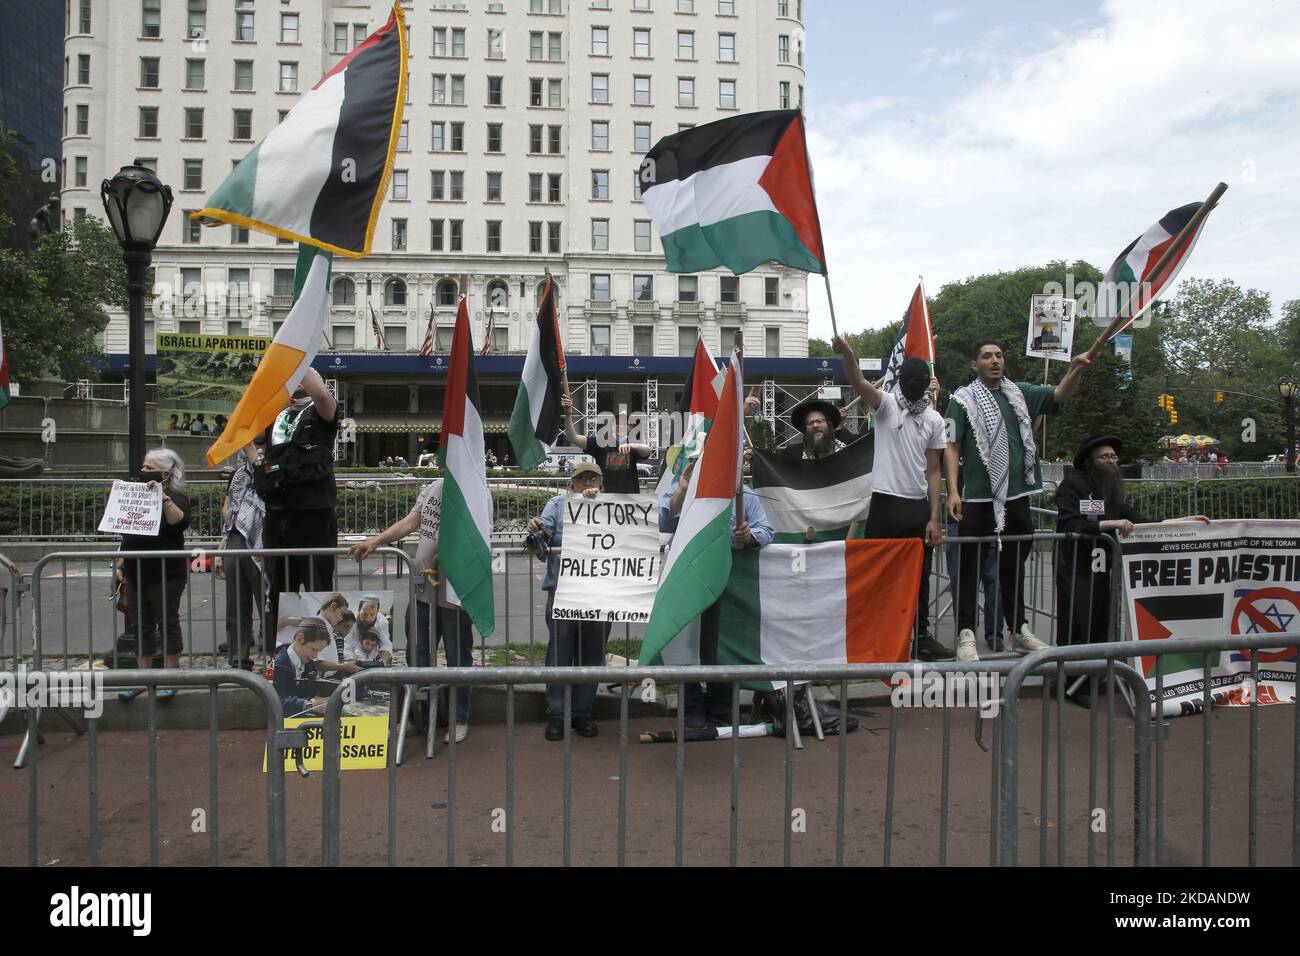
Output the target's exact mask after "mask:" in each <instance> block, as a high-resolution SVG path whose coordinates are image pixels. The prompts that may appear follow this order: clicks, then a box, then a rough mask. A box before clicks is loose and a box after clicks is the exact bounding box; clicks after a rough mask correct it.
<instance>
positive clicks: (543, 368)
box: [506, 275, 564, 471]
mask: <svg viewBox="0 0 1300 956" xmlns="http://www.w3.org/2000/svg"><path fill="white" fill-rule="evenodd" d="M563 375H564V346H563V344H562V343H561V342H560V322H559V317H558V315H557V314H556V310H555V283H554V282H553V281H552V280H551V277H550V276H549V275H548V276H547V277H546V285H545V286H544V287H543V289H542V302H541V305H540V306H538V309H537V325H536V326H535V327H534V328H533V337H532V341H531V342H529V344H528V355H527V356H526V357H525V358H524V375H523V379H522V380H521V381H520V383H519V392H518V393H517V394H516V395H515V407H514V411H512V412H511V413H510V424H509V426H507V429H506V431H507V432H508V434H509V436H510V447H511V448H513V449H514V450H515V458H516V460H518V462H519V467H520V468H522V469H523V470H524V471H528V470H529V469H532V468H536V467H537V466H538V465H540V464H541V463H542V462H543V461H545V460H546V455H547V453H548V452H549V451H550V450H551V447H552V446H553V445H554V444H555V439H556V438H557V437H558V436H559V434H560V429H562V428H563V427H564V419H563V417H562V412H563V408H562V407H561V405H560V396H561V395H562V394H563V393H564V384H563Z"/></svg>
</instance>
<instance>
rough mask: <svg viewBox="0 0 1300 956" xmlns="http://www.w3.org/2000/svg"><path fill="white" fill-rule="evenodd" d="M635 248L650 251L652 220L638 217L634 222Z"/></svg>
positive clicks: (638, 250)
mask: <svg viewBox="0 0 1300 956" xmlns="http://www.w3.org/2000/svg"><path fill="white" fill-rule="evenodd" d="M632 226H633V231H632V238H633V248H634V249H636V251H637V252H649V251H650V220H649V219H638V220H636V222H634V223H633V224H632Z"/></svg>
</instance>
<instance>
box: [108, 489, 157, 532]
mask: <svg viewBox="0 0 1300 956" xmlns="http://www.w3.org/2000/svg"><path fill="white" fill-rule="evenodd" d="M162 499H163V491H162V486H161V485H154V486H153V487H152V488H150V487H149V486H148V485H147V484H145V483H144V482H141V481H114V482H113V490H112V491H111V492H109V495H108V507H107V508H105V509H104V517H102V518H100V519H99V530H100V531H104V532H107V533H108V534H141V535H157V534H158V529H159V528H160V527H162Z"/></svg>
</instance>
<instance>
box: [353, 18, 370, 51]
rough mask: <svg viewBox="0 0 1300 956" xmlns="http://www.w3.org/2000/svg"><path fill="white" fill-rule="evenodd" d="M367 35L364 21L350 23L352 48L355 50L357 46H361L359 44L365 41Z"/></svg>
mask: <svg viewBox="0 0 1300 956" xmlns="http://www.w3.org/2000/svg"><path fill="white" fill-rule="evenodd" d="M367 35H368V33H367V28H366V25H365V24H364V23H354V24H352V49H354V50H355V49H356V48H357V47H359V46H361V44H362V43H363V42H365V39H366V36H367Z"/></svg>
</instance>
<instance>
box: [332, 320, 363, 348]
mask: <svg viewBox="0 0 1300 956" xmlns="http://www.w3.org/2000/svg"><path fill="white" fill-rule="evenodd" d="M330 344H331V345H333V346H334V348H335V349H336V350H338V351H351V350H352V349H354V348H356V347H357V330H356V329H355V328H354V327H352V326H350V325H335V326H332V327H331V328H330Z"/></svg>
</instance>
